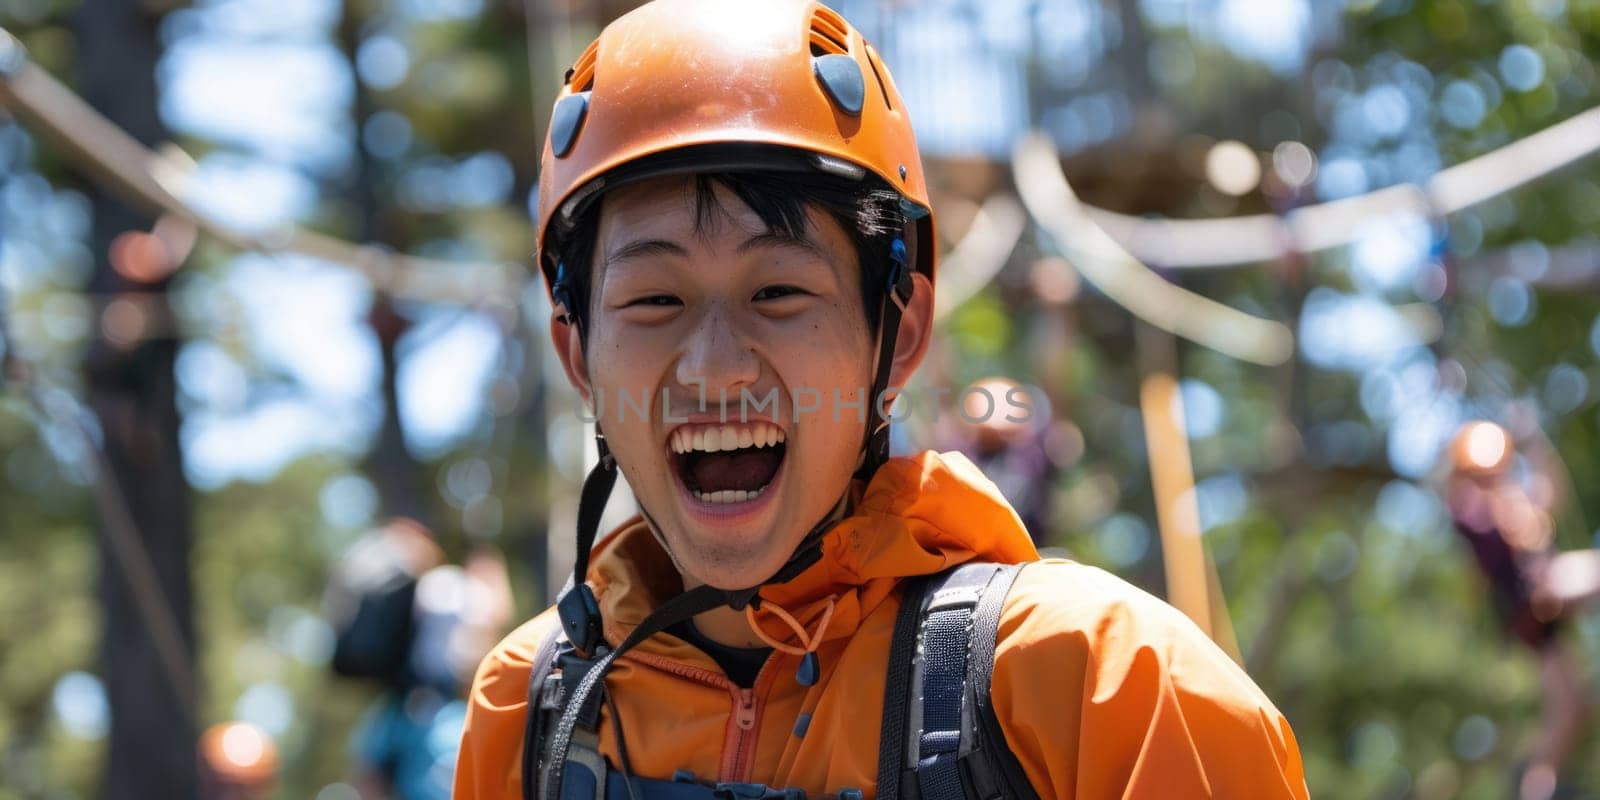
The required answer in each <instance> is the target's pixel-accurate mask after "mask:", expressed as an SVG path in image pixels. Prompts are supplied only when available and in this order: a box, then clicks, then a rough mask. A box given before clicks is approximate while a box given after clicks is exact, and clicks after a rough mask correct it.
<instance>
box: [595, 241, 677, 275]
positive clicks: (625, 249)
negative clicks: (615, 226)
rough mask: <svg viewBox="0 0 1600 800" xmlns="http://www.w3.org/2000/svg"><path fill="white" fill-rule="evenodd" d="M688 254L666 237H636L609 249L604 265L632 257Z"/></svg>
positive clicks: (612, 264) (615, 263)
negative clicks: (636, 238) (614, 248)
mask: <svg viewBox="0 0 1600 800" xmlns="http://www.w3.org/2000/svg"><path fill="white" fill-rule="evenodd" d="M687 255H689V251H688V250H685V249H684V248H683V245H681V244H678V243H677V242H670V241H667V240H666V239H638V240H635V241H632V242H628V243H627V244H625V245H623V246H621V247H619V248H617V249H616V250H613V251H611V252H610V253H609V254H607V255H606V258H605V266H606V268H607V269H609V268H611V267H613V266H616V265H617V264H619V263H621V262H623V261H627V260H629V259H634V258H642V257H645V256H677V257H680V258H681V257H684V256H687Z"/></svg>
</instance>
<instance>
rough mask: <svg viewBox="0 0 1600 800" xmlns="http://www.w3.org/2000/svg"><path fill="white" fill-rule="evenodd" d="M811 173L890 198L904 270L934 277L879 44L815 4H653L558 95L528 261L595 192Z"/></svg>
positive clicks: (545, 257)
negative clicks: (871, 185) (665, 178)
mask: <svg viewBox="0 0 1600 800" xmlns="http://www.w3.org/2000/svg"><path fill="white" fill-rule="evenodd" d="M734 169H737V170H779V171H783V170H820V171H823V172H828V173H833V174H836V175H839V176H841V177H845V178H854V179H865V178H866V175H867V173H871V174H872V175H875V176H877V177H878V178H881V179H882V180H883V181H884V182H885V183H886V184H887V185H888V186H889V187H891V188H892V189H894V190H895V191H897V192H898V193H899V194H900V198H901V206H902V208H903V210H904V212H905V215H906V219H907V220H908V221H911V222H910V224H908V226H907V227H908V228H911V229H912V230H908V231H907V232H906V233H907V236H906V241H905V243H906V247H907V251H908V252H907V257H908V261H909V264H911V265H914V266H915V268H916V269H917V270H919V271H921V272H923V273H924V274H926V275H927V276H928V279H929V280H930V281H931V280H932V279H933V274H934V239H933V217H932V214H931V206H930V205H929V203H928V188H927V182H926V179H925V177H924V175H923V171H922V160H921V157H920V156H919V155H918V152H917V142H916V137H915V136H914V135H913V134H912V131H911V120H910V118H909V117H908V116H907V114H906V109H905V104H904V103H903V102H901V100H900V94H899V92H898V91H897V90H896V89H895V86H894V82H893V80H892V79H891V78H890V77H889V71H888V70H887V69H886V68H885V67H884V65H883V60H882V59H881V58H879V57H878V54H877V52H876V51H874V50H873V48H872V46H871V45H870V44H867V42H866V40H865V39H863V38H862V36H861V34H860V33H859V32H858V31H856V29H855V28H854V27H852V26H851V25H850V23H848V22H846V21H845V19H844V17H842V16H840V15H839V14H838V13H837V12H835V11H833V10H832V9H830V8H828V7H826V6H823V5H822V4H820V3H817V2H814V0H654V2H651V3H647V4H645V5H643V6H641V7H639V8H637V9H635V10H634V11H632V12H630V13H628V14H627V15H625V16H623V17H621V18H620V19H618V20H616V21H615V22H613V23H611V24H610V25H608V26H606V28H605V30H603V31H601V33H600V36H599V38H597V39H595V41H594V42H593V43H592V44H590V45H589V47H588V48H587V49H586V50H584V52H583V55H581V56H579V58H578V61H577V63H575V64H574V65H573V67H572V69H571V70H569V71H568V72H567V75H566V82H565V85H564V86H563V87H562V89H561V93H560V95H559V96H558V97H557V99H556V103H555V107H554V109H553V111H552V114H551V119H550V126H549V132H548V134H547V136H546V138H545V143H544V155H543V158H542V162H541V166H540V177H539V217H538V222H539V229H538V242H539V254H538V261H539V264H540V268H541V269H542V271H543V272H544V275H545V280H546V287H547V288H550V287H552V286H553V285H554V283H555V280H556V271H557V264H556V257H555V255H554V245H555V241H556V240H554V239H552V234H557V235H559V234H561V233H563V232H564V231H565V228H566V227H567V226H570V225H571V224H572V223H573V220H574V218H575V216H576V215H577V212H578V211H579V210H580V209H581V208H582V207H583V206H584V205H585V203H586V201H589V200H592V199H594V198H595V197H597V196H599V194H600V193H601V192H603V191H605V190H608V189H611V188H615V187H616V186H618V185H621V184H624V183H628V182H632V181H636V180H641V179H644V178H647V177H653V176H658V175H667V174H682V173H692V172H706V171H712V170H734Z"/></svg>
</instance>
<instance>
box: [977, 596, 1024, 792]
mask: <svg viewBox="0 0 1600 800" xmlns="http://www.w3.org/2000/svg"><path fill="white" fill-rule="evenodd" d="M1023 566H1024V565H1022V564H1009V565H1006V566H1004V567H1001V568H1000V570H999V572H997V573H996V574H995V576H994V578H993V579H992V580H990V581H989V585H988V587H987V588H985V589H984V590H983V596H982V598H980V599H979V600H978V608H977V610H976V611H975V612H974V614H973V617H972V634H971V636H970V637H969V638H970V640H971V642H972V644H971V651H970V654H969V656H968V658H967V679H966V684H967V694H968V697H969V698H970V702H971V703H972V707H973V709H974V711H975V713H973V714H970V715H969V717H968V720H969V722H971V723H975V727H976V728H977V730H975V731H969V732H970V733H972V734H973V735H974V737H973V738H974V741H972V742H971V743H970V746H969V745H968V743H966V742H963V747H962V751H963V755H965V756H967V759H966V760H967V766H968V772H969V773H970V774H971V776H972V779H973V783H974V784H975V785H976V786H977V788H978V790H979V792H980V796H982V797H986V798H989V797H1002V798H1007V800H1038V797H1039V795H1038V793H1037V792H1035V791H1034V790H1033V784H1032V783H1030V782H1029V781H1028V775H1027V773H1025V772H1024V771H1023V769H1022V764H1021V763H1019V762H1018V761H1017V757H1016V755H1015V754H1014V753H1012V752H1011V747H1010V745H1008V744H1006V737H1005V731H1003V730H1002V729H1001V728H1000V718H999V717H997V716H995V713H994V701H993V698H992V697H990V694H989V687H990V683H991V680H992V678H993V676H994V651H995V647H996V646H997V645H998V643H999V642H998V640H997V636H998V634H999V632H1000V614H1001V612H1002V611H1003V610H1004V609H1005V603H1006V595H1007V594H1009V593H1010V591H1011V584H1012V583H1014V582H1015V581H1016V578H1017V573H1019V572H1021V571H1022V568H1023ZM969 751H970V755H968V752H969Z"/></svg>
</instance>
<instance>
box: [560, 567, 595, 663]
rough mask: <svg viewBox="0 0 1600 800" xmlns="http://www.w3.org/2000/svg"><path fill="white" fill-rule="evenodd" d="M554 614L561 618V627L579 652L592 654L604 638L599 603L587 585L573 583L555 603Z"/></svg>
mask: <svg viewBox="0 0 1600 800" xmlns="http://www.w3.org/2000/svg"><path fill="white" fill-rule="evenodd" d="M556 614H557V615H558V616H560V617H561V627H562V629H563V630H564V631H565V632H566V634H567V641H569V642H572V646H573V647H576V648H577V649H578V650H579V651H580V652H583V653H585V654H592V653H594V649H595V646H596V645H598V644H600V642H601V641H602V638H603V636H604V632H603V631H602V630H601V624H600V603H599V601H597V600H595V598H594V590H593V589H590V588H589V584H587V583H575V584H573V585H572V588H571V589H570V590H568V591H567V592H566V593H565V594H563V595H561V599H560V600H557V601H556Z"/></svg>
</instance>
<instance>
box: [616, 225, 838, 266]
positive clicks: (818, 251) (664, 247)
mask: <svg viewBox="0 0 1600 800" xmlns="http://www.w3.org/2000/svg"><path fill="white" fill-rule="evenodd" d="M762 248H781V249H787V250H799V251H802V252H804V253H806V254H807V255H812V256H816V257H818V258H821V259H823V260H827V253H825V252H823V250H822V247H821V246H819V245H818V244H817V243H816V242H813V241H811V240H810V239H807V238H802V237H799V236H792V235H790V234H787V233H781V232H777V231H767V232H766V233H758V234H756V235H754V236H751V237H750V238H748V239H746V240H744V241H743V242H742V243H740V244H739V247H738V249H737V251H736V252H738V253H739V254H740V255H743V254H745V253H748V252H750V251H751V250H758V249H762ZM688 255H689V251H688V250H686V249H685V248H684V247H683V245H681V244H678V243H677V242H673V241H669V240H667V239H638V240H635V241H632V242H628V243H627V244H625V245H623V246H621V247H618V248H617V249H616V250H613V251H612V252H611V253H609V254H608V255H607V256H606V258H605V262H604V265H605V267H606V268H608V269H609V268H611V267H613V266H616V265H617V264H620V263H622V262H624V261H629V260H632V259H635V258H644V257H648V256H673V257H678V258H684V257H687V256H688Z"/></svg>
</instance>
